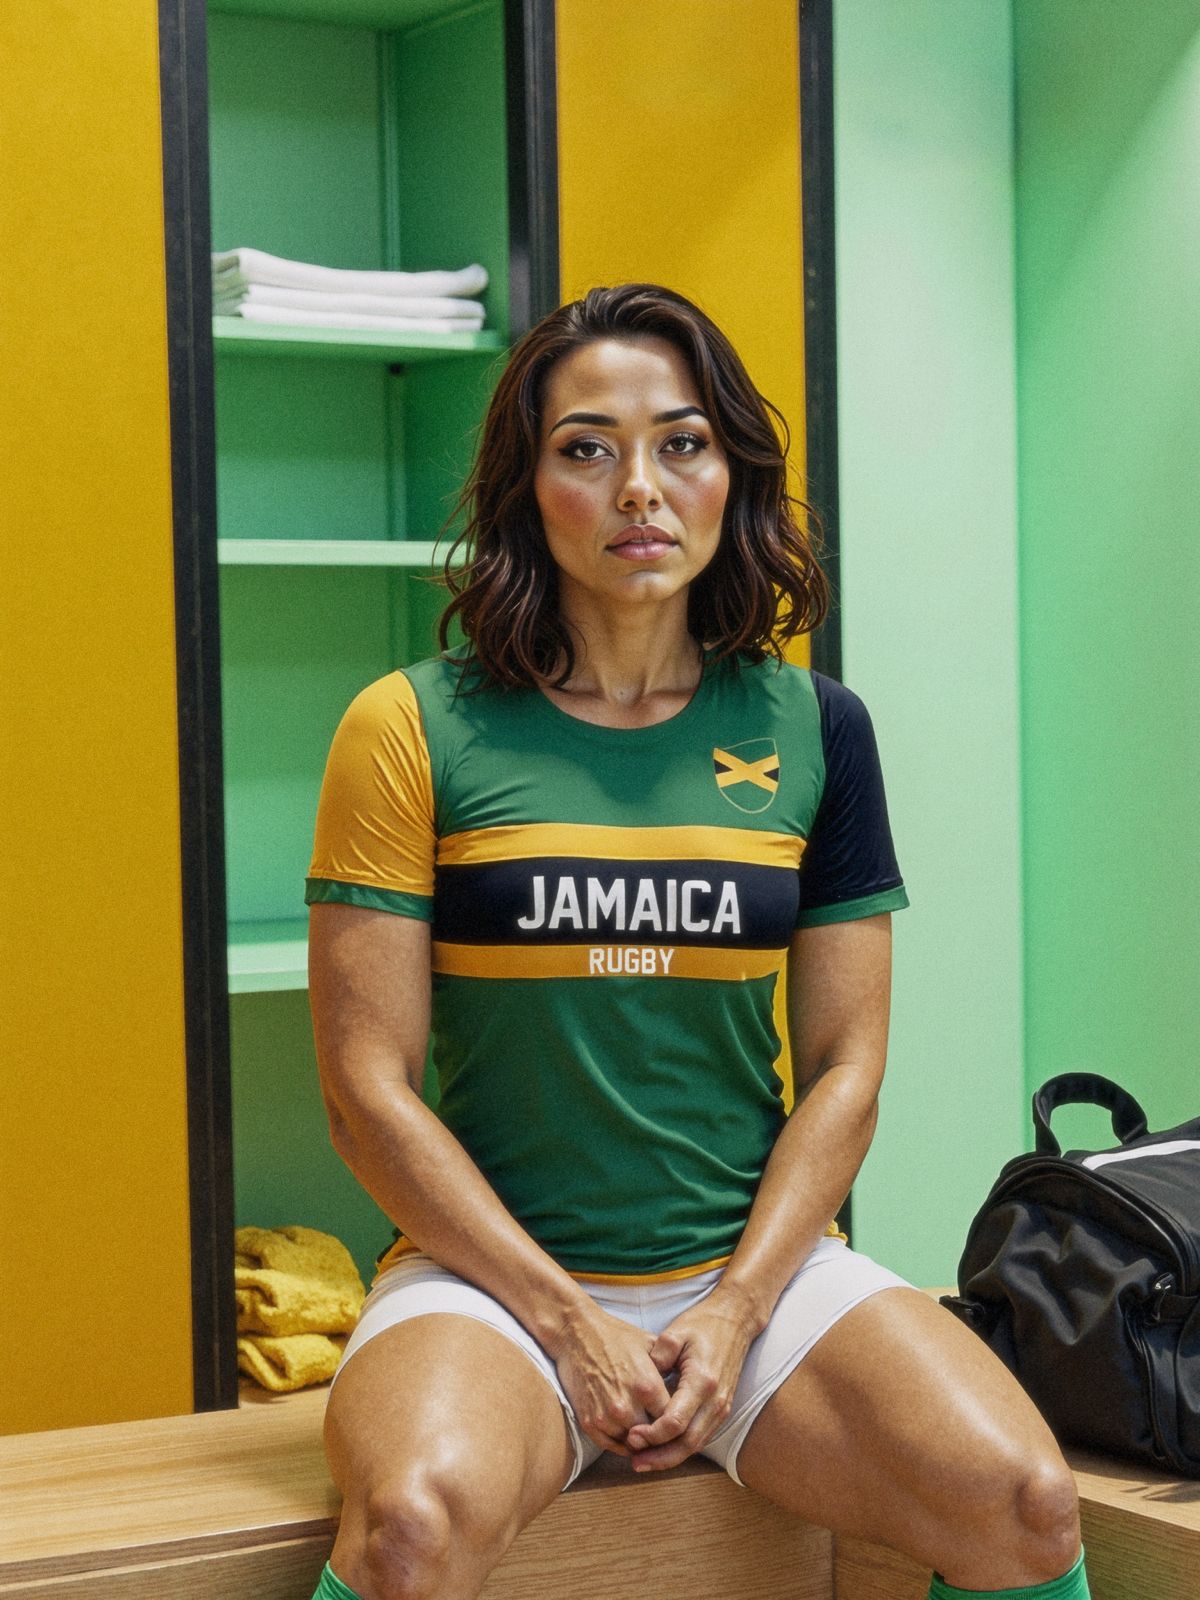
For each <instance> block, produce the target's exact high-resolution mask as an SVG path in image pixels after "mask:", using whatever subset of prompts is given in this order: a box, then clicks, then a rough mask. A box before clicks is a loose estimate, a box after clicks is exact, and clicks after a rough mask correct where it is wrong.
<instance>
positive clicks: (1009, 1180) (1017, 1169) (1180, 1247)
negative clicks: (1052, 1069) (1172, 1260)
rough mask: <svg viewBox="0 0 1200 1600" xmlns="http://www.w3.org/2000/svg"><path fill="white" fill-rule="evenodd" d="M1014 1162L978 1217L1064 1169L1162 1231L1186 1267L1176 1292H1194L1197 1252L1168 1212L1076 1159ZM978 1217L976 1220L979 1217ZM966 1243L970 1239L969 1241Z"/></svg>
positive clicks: (1197, 1275) (1199, 1271) (1198, 1274)
mask: <svg viewBox="0 0 1200 1600" xmlns="http://www.w3.org/2000/svg"><path fill="white" fill-rule="evenodd" d="M1014 1162H1018V1163H1020V1165H1019V1166H1014V1169H1013V1170H1012V1171H1011V1172H1008V1173H1005V1172H1001V1174H1000V1176H999V1177H998V1178H997V1179H996V1182H995V1183H994V1184H993V1185H992V1190H991V1193H990V1194H989V1195H988V1197H987V1199H986V1200H985V1201H984V1203H983V1205H982V1206H981V1207H980V1211H979V1218H982V1217H983V1215H984V1214H985V1213H986V1212H987V1211H989V1210H990V1209H991V1208H992V1206H993V1205H994V1204H995V1203H996V1201H998V1200H1001V1199H1005V1198H1007V1197H1008V1195H1009V1194H1013V1193H1015V1192H1016V1191H1017V1190H1019V1189H1020V1188H1022V1187H1023V1186H1024V1184H1025V1183H1026V1182H1027V1181H1029V1180H1032V1179H1036V1178H1039V1177H1042V1176H1043V1175H1045V1174H1054V1175H1055V1176H1061V1175H1062V1174H1064V1173H1066V1174H1067V1175H1069V1176H1071V1177H1073V1178H1077V1179H1078V1180H1079V1181H1080V1182H1082V1183H1083V1184H1084V1185H1085V1186H1090V1187H1091V1188H1094V1189H1098V1190H1099V1191H1100V1192H1101V1193H1102V1194H1106V1195H1109V1196H1110V1197H1112V1198H1115V1199H1118V1200H1120V1201H1121V1203H1122V1204H1123V1205H1126V1206H1128V1207H1129V1209H1130V1210H1132V1211H1134V1212H1136V1213H1137V1215H1138V1216H1140V1217H1141V1218H1143V1220H1144V1221H1146V1222H1148V1223H1149V1224H1150V1226H1151V1227H1152V1228H1153V1229H1154V1230H1155V1231H1156V1232H1157V1233H1159V1234H1161V1235H1162V1237H1163V1239H1164V1240H1165V1242H1166V1244H1167V1246H1168V1247H1169V1248H1170V1249H1171V1250H1172V1251H1173V1252H1174V1254H1175V1255H1176V1257H1177V1258H1178V1259H1179V1260H1180V1261H1182V1262H1183V1263H1184V1265H1185V1266H1186V1268H1187V1282H1186V1283H1185V1284H1182V1285H1180V1290H1179V1292H1180V1293H1181V1294H1195V1293H1196V1292H1197V1280H1198V1279H1200V1256H1198V1255H1197V1251H1196V1248H1195V1246H1194V1245H1193V1243H1192V1240H1191V1237H1190V1236H1189V1235H1188V1234H1187V1233H1185V1232H1184V1231H1183V1229H1182V1228H1181V1227H1180V1226H1179V1224H1178V1223H1177V1222H1176V1221H1175V1219H1174V1218H1173V1217H1172V1216H1170V1215H1169V1213H1167V1212H1158V1211H1150V1210H1148V1209H1147V1207H1146V1205H1145V1204H1144V1202H1142V1201H1140V1200H1138V1199H1137V1198H1136V1197H1135V1196H1133V1195H1131V1194H1130V1193H1129V1191H1128V1190H1127V1189H1124V1188H1122V1187H1121V1186H1120V1185H1118V1184H1115V1183H1113V1182H1111V1181H1108V1180H1105V1179H1104V1178H1102V1177H1101V1176H1100V1175H1099V1174H1098V1173H1094V1172H1093V1171H1092V1169H1091V1168H1090V1167H1081V1166H1080V1165H1079V1164H1078V1162H1075V1161H1067V1160H1065V1159H1064V1158H1062V1157H1055V1156H1042V1157H1039V1158H1036V1159H1033V1160H1031V1159H1030V1158H1029V1157H1028V1156H1016V1157H1014ZM979 1218H977V1219H976V1220H977V1221H978V1220H979ZM974 1232H975V1230H974V1228H972V1229H971V1233H972V1236H973V1235H974ZM969 1243H970V1241H968V1244H969Z"/></svg>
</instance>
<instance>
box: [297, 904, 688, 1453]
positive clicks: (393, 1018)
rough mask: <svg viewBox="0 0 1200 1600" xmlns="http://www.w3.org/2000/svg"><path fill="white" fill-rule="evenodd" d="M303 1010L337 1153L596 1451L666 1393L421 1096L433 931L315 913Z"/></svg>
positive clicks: (340, 910) (641, 1337) (324, 907)
mask: <svg viewBox="0 0 1200 1600" xmlns="http://www.w3.org/2000/svg"><path fill="white" fill-rule="evenodd" d="M308 948H309V966H308V974H309V976H308V982H309V1003H310V1006H311V1008H312V1017H313V1032H314V1038H315V1042H316V1050H317V1066H318V1070H319V1072H320V1078H321V1092H322V1095H323V1097H324V1100H325V1106H326V1110H327V1112H328V1114H329V1127H330V1137H331V1139H332V1141H333V1145H334V1148H335V1149H336V1150H337V1152H338V1154H339V1155H340V1156H341V1158H342V1160H343V1161H345V1163H346V1165H347V1166H348V1167H349V1168H350V1170H351V1172H352V1173H353V1174H354V1176H355V1177H356V1178H357V1179H358V1181H359V1183H361V1184H362V1186H363V1188H364V1189H365V1190H366V1191H367V1193H368V1194H370V1195H371V1197H372V1198H373V1199H374V1200H375V1201H376V1202H377V1203H378V1205H379V1206H380V1208H381V1209H382V1210H383V1211H384V1212H385V1213H386V1214H387V1215H388V1216H389V1217H392V1218H393V1219H396V1220H400V1219H402V1226H403V1228H404V1231H405V1233H406V1234H407V1235H408V1237H409V1238H410V1239H411V1240H412V1241H413V1243H414V1244H416V1245H419V1246H420V1248H421V1249H423V1250H424V1251H426V1252H427V1253H428V1254H429V1255H430V1256H431V1257H432V1258H433V1259H434V1260H435V1261H437V1262H438V1263H439V1264H440V1265H441V1266H444V1267H446V1268H447V1269H448V1270H449V1271H451V1272H455V1273H457V1274H458V1275H459V1276H460V1277H463V1278H466V1279H468V1280H469V1281H470V1282H471V1283H475V1284H478V1285H479V1287H480V1288H482V1289H484V1290H486V1291H487V1293H489V1294H491V1295H492V1296H493V1297H494V1298H495V1299H497V1300H498V1301H500V1303H501V1304H502V1305H504V1306H506V1307H507V1308H508V1309H509V1310H510V1311H511V1312H512V1314H513V1315H514V1316H515V1317H516V1318H517V1320H518V1321H519V1322H521V1323H522V1324H523V1325H524V1326H525V1327H526V1328H528V1329H529V1331H530V1332H531V1333H532V1334H533V1336H534V1338H535V1339H537V1341H538V1343H539V1344H541V1345H542V1347H543V1349H545V1350H546V1351H547V1352H548V1353H549V1354H550V1356H551V1357H552V1359H554V1360H555V1361H556V1362H558V1363H559V1373H560V1377H561V1378H562V1380H563V1384H564V1387H566V1389H567V1392H568V1395H569V1396H570V1398H571V1400H572V1403H573V1405H574V1406H575V1409H576V1412H577V1414H578V1415H579V1420H580V1424H581V1426H582V1427H583V1428H584V1431H585V1432H586V1433H588V1434H589V1436H590V1437H592V1438H593V1439H594V1440H595V1442H596V1443H598V1444H600V1445H601V1446H602V1448H605V1449H613V1450H616V1451H617V1453H618V1454H627V1453H628V1451H627V1450H626V1449H625V1448H624V1447H623V1445H622V1444H621V1441H622V1440H623V1438H624V1434H625V1431H626V1429H627V1428H628V1427H629V1425H630V1424H631V1423H632V1422H635V1421H636V1420H638V1418H639V1417H643V1418H644V1417H646V1416H657V1415H658V1414H659V1413H660V1412H661V1411H662V1410H663V1408H664V1407H665V1406H666V1403H667V1398H668V1397H667V1392H666V1388H665V1386H664V1385H663V1383H662V1380H661V1377H660V1375H659V1373H658V1372H657V1370H656V1369H655V1367H654V1365H653V1363H652V1362H651V1361H650V1359H649V1356H648V1354H647V1352H648V1349H649V1346H650V1344H651V1343H652V1342H653V1341H652V1340H651V1338H650V1337H649V1336H648V1335H645V1334H643V1333H642V1332H641V1330H639V1329H633V1328H630V1327H629V1326H628V1325H627V1324H618V1323H617V1321H616V1319H615V1318H611V1317H609V1316H608V1315H607V1314H606V1313H604V1312H602V1311H600V1310H599V1308H598V1307H597V1306H596V1304H595V1302H594V1301H593V1300H592V1299H591V1297H590V1296H589V1295H587V1294H586V1293H585V1292H584V1291H583V1290H582V1289H581V1288H580V1287H579V1285H578V1284H577V1283H576V1282H575V1280H574V1279H573V1278H571V1277H570V1276H569V1274H568V1273H566V1272H564V1271H563V1269H562V1268H561V1267H559V1266H558V1265H557V1263H556V1262H555V1261H554V1260H553V1259H552V1258H551V1257H550V1256H549V1255H548V1254H547V1253H546V1252H545V1251H544V1250H543V1249H542V1248H541V1247H540V1246H539V1245H538V1244H537V1243H536V1242H535V1241H534V1240H533V1239H532V1238H531V1237H530V1235H529V1234H528V1233H527V1232H526V1231H525V1229H524V1228H522V1227H521V1226H520V1224H519V1223H518V1222H517V1221H516V1219H515V1218H514V1217H513V1216H512V1215H511V1213H510V1212H509V1211H508V1210H507V1209H506V1208H505V1206H504V1205H503V1204H502V1202H501V1201H500V1199H499V1197H498V1196H497V1194H496V1193H495V1191H494V1190H493V1189H492V1187H491V1185H490V1184H489V1183H488V1182H487V1180H486V1179H485V1177H484V1176H483V1174H482V1173H481V1172H480V1170H479V1168H478V1167H477V1166H476V1165H475V1163H474V1162H473V1161H472V1160H471V1158H470V1156H469V1155H468V1154H467V1152H466V1151H465V1150H464V1149H463V1147H462V1145H461V1144H460V1143H459V1141H458V1140H457V1139H456V1138H455V1137H454V1135H453V1134H452V1133H451V1132H450V1131H449V1129H447V1128H446V1127H445V1126H444V1125H443V1124H442V1122H441V1121H440V1120H439V1118H438V1117H436V1116H435V1115H434V1113H433V1112H432V1111H430V1109H429V1108H428V1106H426V1105H425V1104H424V1102H423V1100H422V1099H421V1093H420V1091H421V1080H422V1075H423V1072H424V1066H425V1052H426V1046H427V1043H428V1037H429V1018H430V927H429V924H428V922H424V921H421V920H419V919H417V918H412V917H402V916H396V915H393V914H392V913H391V912H387V911H372V910H366V909H364V908H361V907H358V906H347V905H338V904H317V905H313V906H311V907H310V918H309V946H308Z"/></svg>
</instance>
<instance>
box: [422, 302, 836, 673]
mask: <svg viewBox="0 0 1200 1600" xmlns="http://www.w3.org/2000/svg"><path fill="white" fill-rule="evenodd" d="M651 334H653V335H657V336H658V337H659V338H663V339H668V340H670V342H671V343H672V344H673V345H674V346H675V347H676V349H677V350H679V351H680V352H681V354H682V355H683V357H684V359H685V360H686V362H687V363H688V366H689V368H690V369H691V372H692V375H693V378H694V380H695V382H696V386H697V388H698V389H699V390H700V393H701V395H702V396H703V399H704V408H705V411H706V412H707V414H708V416H709V419H710V421H711V423H712V426H713V431H714V432H715V434H716V435H717V438H718V439H719V440H720V442H721V444H722V446H723V447H724V449H725V453H726V456H727V457H728V463H729V473H730V479H729V495H728V499H727V500H726V503H725V512H724V517H723V520H722V525H721V537H720V540H719V542H718V545H717V551H716V554H715V556H714V557H713V559H712V561H710V562H709V564H708V566H707V567H706V568H705V569H704V571H703V572H701V573H699V574H698V575H697V576H696V577H695V578H694V579H693V581H692V584H691V587H690V590H689V593H688V628H689V631H690V632H691V633H692V635H693V636H694V637H695V638H696V639H697V640H698V641H699V642H700V643H701V644H705V645H707V646H709V648H710V651H711V659H713V660H719V659H722V658H724V657H732V658H733V660H734V663H735V665H736V663H737V659H738V657H739V656H742V657H745V658H747V659H748V660H750V661H752V662H759V661H762V660H764V659H765V658H766V657H767V655H773V656H774V657H776V658H777V659H782V654H783V652H782V649H781V644H782V642H784V641H786V640H788V639H791V638H794V637H796V636H798V635H800V634H803V633H809V632H811V631H812V629H813V628H815V627H818V626H819V625H820V623H821V622H822V621H823V619H824V617H825V616H826V614H827V613H828V609H829V585H828V580H827V579H826V577H825V574H824V572H823V571H822V569H821V567H820V565H819V564H818V561H817V550H818V549H819V548H820V539H821V523H820V518H819V517H818V515H817V513H816V512H815V510H813V508H812V507H811V506H810V505H809V504H808V503H807V501H803V500H799V499H797V498H796V497H795V496H793V495H791V494H789V492H788V488H787V452H788V448H789V446H790V442H791V440H790V434H789V430H788V426H787V422H786V420H785V419H784V417H783V414H782V413H781V412H780V411H779V410H778V408H777V407H776V406H774V405H772V404H771V402H770V401H769V400H767V399H765V398H764V396H762V395H761V394H759V392H758V390H757V389H756V388H755V387H754V385H753V384H752V383H751V381H750V377H749V374H748V373H747V372H746V369H745V367H744V366H743V365H742V361H741V358H740V357H739V356H738V354H737V351H736V350H735V349H734V348H733V346H732V344H730V342H729V340H728V339H727V338H726V337H725V335H724V334H723V333H722V332H721V330H720V328H718V327H717V325H716V324H715V323H714V322H713V321H712V320H711V319H710V318H709V317H708V316H706V315H705V313H704V312H703V311H701V310H700V308H699V307H698V306H696V305H694V304H693V303H692V302H691V301H690V300H687V299H685V298H684V296H683V295H681V294H677V293H676V292H675V291H674V290H672V289H665V288H663V287H662V285H660V284H656V283H622V284H617V285H616V286H615V287H613V288H596V289H590V290H589V291H588V293H587V294H586V295H585V296H584V297H583V299H582V300H572V301H570V302H569V303H568V304H566V305H563V306H560V307H559V308H558V310H557V311H552V312H550V314H549V315H548V316H545V317H543V318H542V320H541V321H540V322H538V323H536V324H535V325H534V326H533V327H532V328H530V330H529V332H528V333H526V334H525V335H524V336H523V337H522V338H521V339H520V340H518V342H517V343H516V344H515V345H514V346H513V349H512V351H511V353H510V355H509V358H508V363H507V365H506V366H505V369H504V371H503V373H502V374H501V377H500V379H499V382H498V383H497V385H496V388H495V390H494V392H493V394H492V400H491V404H490V405H489V407H488V411H487V415H486V417H485V419H484V423H483V431H482V437H481V439H480V443H479V449H478V452H477V454H476V457H475V462H474V465H473V467H472V469H471V472H470V475H469V476H468V478H467V480H466V482H465V484H464V485H463V488H462V491H461V493H460V494H459V495H458V498H457V500H456V501H455V504H454V507H453V509H452V510H451V512H450V514H449V516H448V517H447V518H446V522H445V523H444V524H443V527H442V531H443V532H444V531H445V530H446V528H447V527H448V526H449V524H450V523H452V522H453V521H454V520H455V518H456V517H457V516H458V515H459V514H460V512H462V511H464V510H467V511H468V512H469V516H468V520H467V523H466V526H465V527H464V528H463V531H462V532H461V533H460V534H459V535H458V537H457V538H456V539H455V541H454V543H453V544H452V545H451V547H450V550H449V553H448V555H447V557H446V563H445V572H444V579H445V583H446V585H447V587H448V588H449V589H450V591H451V594H452V596H453V598H452V599H451V601H450V603H449V604H448V606H447V607H446V609H445V611H444V612H443V614H442V617H441V621H440V624H439V628H438V642H439V644H440V646H441V648H442V650H443V652H444V651H446V650H447V649H448V648H449V637H450V633H449V630H450V625H451V621H452V619H454V618H455V617H457V619H458V622H459V626H460V627H461V628H462V631H463V633H464V635H465V636H466V638H467V640H468V641H469V644H470V646H471V656H473V659H471V656H469V657H468V659H467V660H466V661H465V662H464V665H465V666H467V667H477V668H478V669H479V670H480V671H481V673H482V675H483V678H484V680H485V681H488V680H490V681H491V682H492V683H496V684H501V685H510V686H516V685H526V686H531V687H532V686H533V685H534V684H535V683H536V681H537V679H538V678H546V679H547V680H549V679H550V675H551V673H553V672H554V670H555V668H556V667H558V666H559V665H560V663H561V672H560V673H559V676H558V677H557V678H555V679H553V680H552V681H553V683H554V686H555V687H558V686H559V685H561V684H563V683H565V682H566V681H567V679H568V678H570V676H571V674H572V672H573V671H574V668H575V648H574V644H573V641H572V638H571V634H570V631H569V629H568V628H567V626H566V625H565V623H564V622H563V620H562V617H561V616H560V614H559V608H558V568H557V567H556V565H555V563H554V561H553V559H552V557H551V555H550V551H549V548H548V546H547V544H546V539H545V535H544V533H543V530H542V520H541V515H540V513H539V511H538V506H537V500H536V498H535V495H534V486H533V485H534V471H535V468H536V466H537V462H538V456H539V452H540V448H541V446H540V435H541V423H542V409H543V405H544V399H545V392H546V378H547V375H548V373H549V372H550V370H551V368H552V367H553V366H554V364H555V362H557V361H560V360H562V358H563V357H564V356H566V355H569V354H570V352H571V351H573V350H578V349H580V348H581V347H582V346H584V345H587V344H590V343H592V342H593V341H594V340H596V339H628V340H635V339H638V338H642V337H645V336H647V335H651ZM771 415H774V416H775V417H776V418H777V419H778V421H779V424H780V429H781V431H782V436H783V442H782V444H781V443H780V439H779V436H778V435H777V434H776V431H775V429H774V427H773V426H772V423H771ZM797 513H801V514H800V515H799V516H798V514H797ZM809 517H811V519H812V522H813V524H814V525H815V528H816V533H815V535H814V534H810V532H809V531H808V526H807V519H808V518H809ZM440 536H441V535H440V534H439V537H440ZM464 550H465V560H463V561H460V560H459V552H460V551H464ZM478 687H483V684H482V683H481V684H479V685H478Z"/></svg>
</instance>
